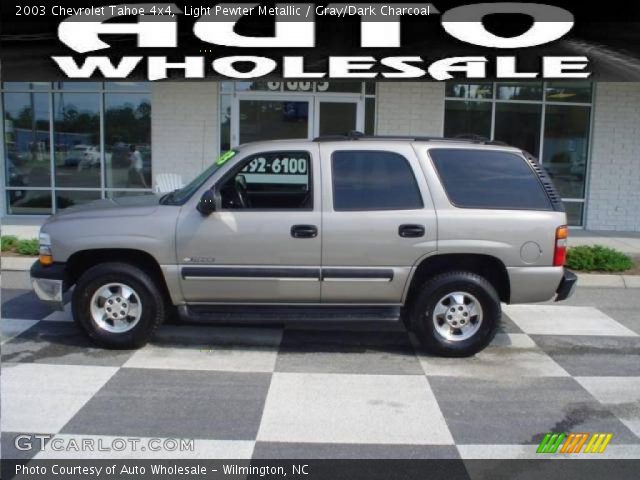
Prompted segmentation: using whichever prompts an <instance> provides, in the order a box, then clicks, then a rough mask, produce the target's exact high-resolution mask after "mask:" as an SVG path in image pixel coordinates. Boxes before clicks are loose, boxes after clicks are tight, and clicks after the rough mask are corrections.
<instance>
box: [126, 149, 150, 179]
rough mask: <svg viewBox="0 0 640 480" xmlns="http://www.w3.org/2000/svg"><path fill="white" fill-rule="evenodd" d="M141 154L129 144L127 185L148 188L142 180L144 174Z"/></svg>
mask: <svg viewBox="0 0 640 480" xmlns="http://www.w3.org/2000/svg"><path fill="white" fill-rule="evenodd" d="M142 169H143V164H142V154H141V153H140V151H138V149H137V148H136V146H135V145H133V144H131V145H130V146H129V182H128V183H129V185H127V186H128V187H129V186H131V184H133V185H134V186H137V185H140V186H142V188H148V187H147V182H146V181H145V179H144V172H143V171H142Z"/></svg>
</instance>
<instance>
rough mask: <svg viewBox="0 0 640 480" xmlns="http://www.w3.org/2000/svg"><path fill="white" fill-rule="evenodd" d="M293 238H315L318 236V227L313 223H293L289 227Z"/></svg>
mask: <svg viewBox="0 0 640 480" xmlns="http://www.w3.org/2000/svg"><path fill="white" fill-rule="evenodd" d="M291 236H292V237H293V238H315V237H317V236H318V227H316V226H315V225H294V226H293V227H291Z"/></svg>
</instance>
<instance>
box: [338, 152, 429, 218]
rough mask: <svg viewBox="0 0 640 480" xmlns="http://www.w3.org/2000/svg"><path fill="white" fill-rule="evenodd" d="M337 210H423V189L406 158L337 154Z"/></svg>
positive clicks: (393, 155)
mask: <svg viewBox="0 0 640 480" xmlns="http://www.w3.org/2000/svg"><path fill="white" fill-rule="evenodd" d="M331 162H332V163H331V169H332V172H333V208H334V210H336V211H349V210H351V211H353V210H414V209H419V208H422V206H423V204H422V197H421V196H420V189H419V188H418V184H417V182H416V179H415V177H414V175H413V171H412V170H411V166H410V165H409V162H408V161H407V159H406V158H404V157H403V156H402V155H399V154H397V153H393V152H383V151H353V150H343V151H336V152H333V155H332V157H331Z"/></svg>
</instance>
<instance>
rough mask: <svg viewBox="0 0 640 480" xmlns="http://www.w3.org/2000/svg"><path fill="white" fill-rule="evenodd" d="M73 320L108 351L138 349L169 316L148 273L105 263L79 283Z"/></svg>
mask: <svg viewBox="0 0 640 480" xmlns="http://www.w3.org/2000/svg"><path fill="white" fill-rule="evenodd" d="M72 310H73V318H74V320H75V322H76V324H78V325H79V326H80V327H81V328H82V330H84V331H85V332H86V334H87V335H88V336H89V337H91V338H92V339H93V340H95V341H96V342H98V343H99V344H101V345H102V346H104V347H107V348H138V347H141V346H142V345H144V344H145V343H147V341H148V340H149V339H150V338H151V336H152V335H153V332H154V331H155V329H156V328H157V327H158V325H160V324H161V323H162V322H163V320H164V317H165V302H164V300H163V298H162V295H161V294H160V291H159V289H158V288H157V286H156V284H155V282H154V281H153V280H152V279H151V277H149V275H148V274H147V273H145V272H144V271H142V270H140V269H139V268H137V267H134V266H133V265H129V264H126V263H115V262H114V263H103V264H100V265H96V266H95V267H92V268H90V269H89V270H87V271H86V272H85V273H84V274H83V275H82V276H81V277H80V279H79V280H78V283H77V284H76V288H75V289H74V292H73V298H72Z"/></svg>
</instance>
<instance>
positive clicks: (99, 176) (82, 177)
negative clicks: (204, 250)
mask: <svg viewBox="0 0 640 480" xmlns="http://www.w3.org/2000/svg"><path fill="white" fill-rule="evenodd" d="M150 89H151V87H150V84H149V83H144V82H138V83H136V82H112V83H101V82H54V83H48V82H38V83H28V82H5V83H3V84H2V90H3V93H2V102H3V110H4V112H5V114H4V133H5V136H4V152H5V159H4V160H5V163H4V165H5V167H4V168H5V188H6V200H7V202H6V203H7V213H9V214H18V215H25V214H29V215H31V214H37V215H46V214H50V213H53V212H55V211H58V210H61V209H64V208H67V207H69V206H72V205H78V204H81V203H85V202H88V201H91V200H95V199H99V198H105V197H108V196H109V195H110V193H109V189H110V188H114V187H115V188H118V189H119V191H120V192H123V193H124V192H130V193H134V192H135V193H137V192H142V193H144V192H145V191H146V192H150V191H151V95H150ZM102 132H104V138H103V136H102ZM118 142H120V143H118ZM132 145H135V149H134V152H132V151H131V146H132ZM105 147H106V148H105ZM119 148H120V150H119ZM125 149H128V150H127V151H125ZM114 151H115V152H116V158H115V160H114V156H113V155H114ZM118 155H119V156H120V157H118ZM52 172H53V174H54V175H53V177H52Z"/></svg>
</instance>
